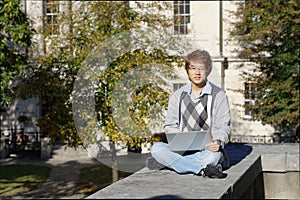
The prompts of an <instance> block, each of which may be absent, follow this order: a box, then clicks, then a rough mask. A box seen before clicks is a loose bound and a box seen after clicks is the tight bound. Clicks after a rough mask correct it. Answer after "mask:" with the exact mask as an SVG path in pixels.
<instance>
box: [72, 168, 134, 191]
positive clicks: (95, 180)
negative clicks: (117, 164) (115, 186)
mask: <svg viewBox="0 0 300 200" xmlns="http://www.w3.org/2000/svg"><path fill="white" fill-rule="evenodd" d="M131 174H132V173H130V172H122V171H119V172H118V175H119V180H120V179H123V178H125V177H127V176H129V175H131ZM110 184H112V169H111V168H110V167H108V166H106V165H102V164H101V165H95V166H88V167H83V168H81V169H80V175H79V180H78V182H77V187H78V189H79V190H80V192H81V193H84V194H85V195H90V194H92V193H94V192H96V191H98V190H100V189H102V188H104V187H106V186H108V185H110Z"/></svg>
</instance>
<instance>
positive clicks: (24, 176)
mask: <svg viewBox="0 0 300 200" xmlns="http://www.w3.org/2000/svg"><path fill="white" fill-rule="evenodd" d="M50 170H51V168H50V167H46V166H37V165H1V170H0V195H15V194H18V193H22V192H28V191H31V190H35V189H37V188H39V187H41V186H42V185H43V183H44V182H45V181H46V179H47V177H48V176H49V173H50Z"/></svg>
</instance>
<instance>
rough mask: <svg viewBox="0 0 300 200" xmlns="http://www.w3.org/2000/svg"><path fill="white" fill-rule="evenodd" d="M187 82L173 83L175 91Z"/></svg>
mask: <svg viewBox="0 0 300 200" xmlns="http://www.w3.org/2000/svg"><path fill="white" fill-rule="evenodd" d="M184 85H185V83H173V92H175V91H176V90H178V89H179V88H181V87H182V86H184Z"/></svg>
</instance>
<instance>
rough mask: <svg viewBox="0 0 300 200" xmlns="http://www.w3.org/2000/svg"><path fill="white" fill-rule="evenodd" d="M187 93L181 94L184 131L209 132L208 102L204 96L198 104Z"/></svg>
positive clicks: (205, 95)
mask: <svg viewBox="0 0 300 200" xmlns="http://www.w3.org/2000/svg"><path fill="white" fill-rule="evenodd" d="M186 94H187V93H186V92H183V93H182V94H181V98H180V100H181V102H180V113H181V114H182V115H181V116H180V117H181V118H182V131H183V132H186V131H200V130H208V129H209V124H208V121H207V120H208V114H207V100H208V95H207V94H204V95H203V96H202V97H201V98H200V99H199V100H198V101H197V102H193V101H192V100H191V99H190V96H189V95H186Z"/></svg>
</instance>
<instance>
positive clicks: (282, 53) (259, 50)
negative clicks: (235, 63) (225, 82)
mask: <svg viewBox="0 0 300 200" xmlns="http://www.w3.org/2000/svg"><path fill="white" fill-rule="evenodd" d="M234 14H235V16H236V17H237V19H240V20H238V21H236V22H234V23H233V25H234V29H233V30H232V31H231V36H232V38H233V39H235V40H237V41H238V43H239V44H240V46H241V49H238V50H236V51H237V52H238V53H239V55H240V57H241V58H246V59H249V60H250V61H253V62H255V63H256V64H257V68H256V69H255V71H254V73H251V74H245V78H246V80H247V81H248V82H252V83H253V84H254V86H255V87H256V93H255V103H254V104H252V105H251V104H250V105H249V106H247V107H248V108H249V109H250V110H251V115H252V119H251V120H260V121H262V123H263V124H270V125H272V126H273V127H275V128H276V129H277V130H278V131H283V130H292V129H294V128H295V127H297V126H299V53H300V18H299V16H300V10H299V1H296V0H289V1H285V0H274V1H265V0H258V1H246V3H244V2H239V9H238V11H237V12H235V13H234Z"/></svg>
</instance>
